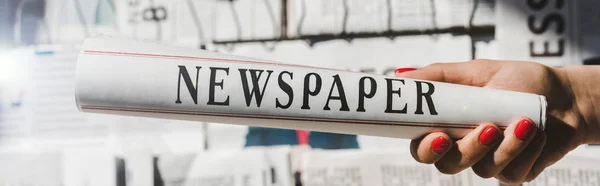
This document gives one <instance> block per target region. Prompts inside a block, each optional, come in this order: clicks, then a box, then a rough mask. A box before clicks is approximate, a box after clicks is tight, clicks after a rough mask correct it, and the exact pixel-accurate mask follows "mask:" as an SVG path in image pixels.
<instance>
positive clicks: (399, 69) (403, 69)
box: [395, 68, 417, 74]
mask: <svg viewBox="0 0 600 186" xmlns="http://www.w3.org/2000/svg"><path fill="white" fill-rule="evenodd" d="M413 70H417V69H416V68H397V69H396V71H395V72H396V74H400V73H402V72H408V71H413Z"/></svg>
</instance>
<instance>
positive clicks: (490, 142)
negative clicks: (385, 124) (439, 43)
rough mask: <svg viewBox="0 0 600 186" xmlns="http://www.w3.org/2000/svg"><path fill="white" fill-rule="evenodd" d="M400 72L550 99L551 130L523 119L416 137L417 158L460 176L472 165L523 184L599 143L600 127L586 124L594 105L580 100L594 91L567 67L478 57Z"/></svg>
mask: <svg viewBox="0 0 600 186" xmlns="http://www.w3.org/2000/svg"><path fill="white" fill-rule="evenodd" d="M396 72H397V73H396V75H397V76H399V77H405V78H413V79H422V80H430V81H440V82H448V83H455V84H463V85H470V86H478V87H486V88H495V89H504V90H512V91H519V92H528V93H535V94H540V95H544V96H546V98H547V101H548V111H547V113H548V115H547V120H546V129H545V131H544V130H540V129H538V128H536V126H535V124H533V122H532V121H531V120H529V119H528V118H522V119H520V120H518V121H514V123H513V124H511V125H510V126H508V127H507V128H506V129H505V130H504V131H501V130H499V129H498V127H497V126H495V125H494V124H492V123H487V124H482V125H480V126H479V127H477V128H475V129H474V130H473V131H471V132H470V133H469V134H467V135H466V136H465V137H463V138H462V139H451V138H450V137H449V136H448V135H447V134H445V133H442V132H434V133H431V134H428V135H426V136H424V137H422V138H420V139H417V140H413V141H412V143H411V153H412V154H413V157H414V158H415V159H416V160H417V161H419V162H421V163H428V164H435V166H436V167H437V169H438V170H439V171H440V172H442V173H446V174H456V173H458V172H460V171H462V170H464V169H467V168H469V167H471V168H472V169H473V171H474V172H475V173H476V174H477V175H479V176H481V177H483V178H490V177H495V178H497V179H498V180H500V181H501V182H504V183H510V184H517V183H522V182H525V181H531V180H533V179H534V178H535V177H537V176H538V175H539V174H540V173H541V172H542V170H544V169H545V168H546V167H548V166H550V165H552V164H553V163H555V162H556V161H558V160H559V159H561V158H562V157H563V156H564V155H565V154H566V153H567V152H569V151H571V150H573V149H574V148H576V147H577V146H579V145H580V144H584V143H590V142H593V141H597V140H596V139H597V137H594V136H598V135H597V134H598V127H597V126H598V125H597V124H593V125H592V124H589V123H588V122H586V121H591V120H594V119H595V118H593V116H595V114H593V113H594V110H593V109H590V107H592V108H593V106H589V104H586V103H585V102H586V101H579V99H580V98H581V97H584V96H583V95H582V96H580V94H589V92H588V93H584V92H585V91H578V90H575V89H574V87H572V86H571V84H578V83H573V82H571V80H570V78H572V77H570V75H569V72H568V70H566V69H557V68H550V67H546V66H544V65H541V64H538V63H531V62H517V61H493V60H475V61H470V62H464V63H439V64H433V65H429V66H427V67H425V68H422V69H418V70H412V71H403V70H402V69H399V70H397V71H396ZM598 75H600V72H599V73H598ZM590 81H594V80H590ZM579 84H580V83H579ZM581 99H583V98H581ZM586 99H587V98H586ZM587 102H591V101H587ZM590 115H592V116H590ZM594 121H595V120H594ZM592 133H593V134H594V136H591V135H590V134H592ZM452 140H456V141H454V142H452Z"/></svg>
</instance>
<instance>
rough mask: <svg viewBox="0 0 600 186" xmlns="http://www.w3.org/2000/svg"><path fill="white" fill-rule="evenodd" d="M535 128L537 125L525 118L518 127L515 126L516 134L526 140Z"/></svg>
mask: <svg viewBox="0 0 600 186" xmlns="http://www.w3.org/2000/svg"><path fill="white" fill-rule="evenodd" d="M534 130H535V125H534V124H533V123H532V122H531V121H529V120H528V119H523V120H521V122H519V124H518V125H517V128H515V136H516V137H517V138H519V139H520V140H525V139H527V138H528V137H529V136H531V134H532V133H533V131H534Z"/></svg>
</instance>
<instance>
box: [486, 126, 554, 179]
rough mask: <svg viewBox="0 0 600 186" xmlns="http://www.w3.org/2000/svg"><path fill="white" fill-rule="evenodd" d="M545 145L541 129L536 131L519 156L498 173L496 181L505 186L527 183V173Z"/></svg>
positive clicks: (544, 136)
mask: <svg viewBox="0 0 600 186" xmlns="http://www.w3.org/2000/svg"><path fill="white" fill-rule="evenodd" d="M545 144H546V134H544V131H542V130H541V129H537V132H536V135H535V137H534V138H533V139H532V140H531V142H530V143H529V145H528V146H527V148H526V149H525V150H523V152H521V154H519V156H517V157H516V158H515V159H514V160H513V161H512V162H510V163H509V164H508V165H507V166H506V168H504V170H503V171H502V172H501V173H500V175H499V176H498V177H496V178H497V179H498V180H500V181H501V182H503V183H506V184H518V183H522V182H524V181H529V180H527V179H528V176H529V172H531V169H532V167H533V165H534V163H535V162H536V160H537V159H538V157H540V155H541V153H542V149H543V148H544V145H545Z"/></svg>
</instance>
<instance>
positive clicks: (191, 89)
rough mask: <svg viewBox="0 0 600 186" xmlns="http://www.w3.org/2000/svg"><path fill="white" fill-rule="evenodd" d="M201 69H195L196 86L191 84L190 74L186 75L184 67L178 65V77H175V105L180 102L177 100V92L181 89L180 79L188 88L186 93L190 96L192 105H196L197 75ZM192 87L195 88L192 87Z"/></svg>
mask: <svg viewBox="0 0 600 186" xmlns="http://www.w3.org/2000/svg"><path fill="white" fill-rule="evenodd" d="M201 68H202V67H198V66H197V67H196V84H193V83H192V78H190V74H188V71H187V69H186V68H185V66H183V65H179V75H178V76H177V100H175V103H177V104H181V100H180V99H179V92H180V91H179V90H180V89H181V88H180V86H181V78H183V82H185V86H186V87H187V88H188V91H189V92H190V95H191V96H192V100H194V104H198V74H199V73H200V69H201ZM194 85H196V86H195V87H194Z"/></svg>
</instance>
